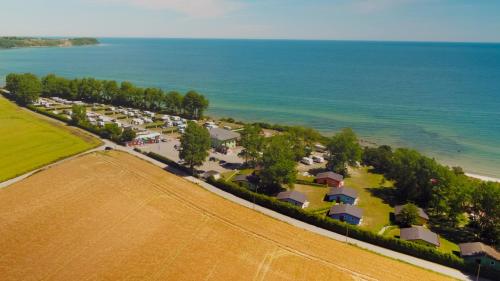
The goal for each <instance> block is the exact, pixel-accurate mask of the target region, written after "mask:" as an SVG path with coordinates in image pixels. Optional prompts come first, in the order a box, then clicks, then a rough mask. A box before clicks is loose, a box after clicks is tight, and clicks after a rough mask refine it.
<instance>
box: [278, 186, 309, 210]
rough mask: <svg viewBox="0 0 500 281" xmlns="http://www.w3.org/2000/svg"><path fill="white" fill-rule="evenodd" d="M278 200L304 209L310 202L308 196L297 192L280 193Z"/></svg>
mask: <svg viewBox="0 0 500 281" xmlns="http://www.w3.org/2000/svg"><path fill="white" fill-rule="evenodd" d="M276 199H278V200H280V201H283V202H288V203H291V204H293V205H295V206H297V207H300V208H302V209H304V208H306V207H307V206H309V202H308V201H307V196H306V195H305V194H304V193H302V192H298V191H295V190H290V191H283V192H280V193H278V195H277V196H276Z"/></svg>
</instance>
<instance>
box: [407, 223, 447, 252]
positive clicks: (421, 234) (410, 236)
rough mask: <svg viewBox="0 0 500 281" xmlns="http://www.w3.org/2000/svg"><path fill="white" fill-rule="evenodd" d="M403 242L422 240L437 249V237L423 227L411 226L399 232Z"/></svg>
mask: <svg viewBox="0 0 500 281" xmlns="http://www.w3.org/2000/svg"><path fill="white" fill-rule="evenodd" d="M400 232H401V233H400V235H399V237H401V239H403V240H410V241H411V240H423V241H426V242H428V243H431V244H433V245H436V246H438V247H439V236H438V235H437V234H436V233H434V232H432V231H430V230H428V229H427V228H425V227H423V226H413V227H408V228H402V229H401V230H400Z"/></svg>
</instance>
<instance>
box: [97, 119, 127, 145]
mask: <svg viewBox="0 0 500 281" xmlns="http://www.w3.org/2000/svg"><path fill="white" fill-rule="evenodd" d="M121 134H122V129H121V128H120V127H118V125H117V124H115V123H108V124H106V125H104V128H103V129H102V130H101V136H102V137H103V138H106V139H110V140H112V141H115V142H118V141H119V140H120V136H121Z"/></svg>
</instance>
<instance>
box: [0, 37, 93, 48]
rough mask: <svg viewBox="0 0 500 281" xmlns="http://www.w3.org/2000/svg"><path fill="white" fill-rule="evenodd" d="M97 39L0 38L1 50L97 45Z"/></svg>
mask: <svg viewBox="0 0 500 281" xmlns="http://www.w3.org/2000/svg"><path fill="white" fill-rule="evenodd" d="M97 44H99V41H98V40H97V39H96V38H58V39H55V38H35V37H0V49H12V48H30V47H72V46H84V45H97Z"/></svg>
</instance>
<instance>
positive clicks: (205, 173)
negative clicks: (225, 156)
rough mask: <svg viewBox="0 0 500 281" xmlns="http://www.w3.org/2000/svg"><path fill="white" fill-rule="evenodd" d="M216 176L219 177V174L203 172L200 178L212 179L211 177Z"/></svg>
mask: <svg viewBox="0 0 500 281" xmlns="http://www.w3.org/2000/svg"><path fill="white" fill-rule="evenodd" d="M216 175H220V173H219V172H217V171H214V170H210V171H206V172H204V173H203V175H202V177H204V178H209V177H213V176H216Z"/></svg>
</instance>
